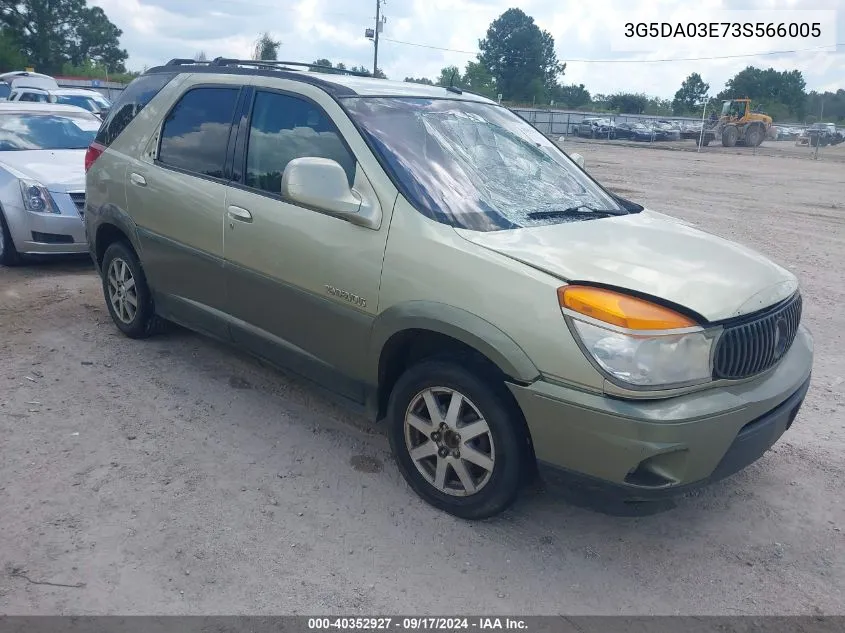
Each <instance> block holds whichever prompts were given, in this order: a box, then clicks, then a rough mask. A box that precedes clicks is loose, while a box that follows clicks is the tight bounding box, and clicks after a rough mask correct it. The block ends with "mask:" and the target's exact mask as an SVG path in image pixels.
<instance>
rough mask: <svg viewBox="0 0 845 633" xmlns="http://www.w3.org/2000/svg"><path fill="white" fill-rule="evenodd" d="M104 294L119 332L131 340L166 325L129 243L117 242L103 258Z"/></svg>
mask: <svg viewBox="0 0 845 633" xmlns="http://www.w3.org/2000/svg"><path fill="white" fill-rule="evenodd" d="M102 271H103V294H104V295H105V298H106V306H107V307H108V310H109V314H111V318H112V320H113V321H114V324H115V325H116V326H117V327H118V329H119V330H120V331H121V332H123V333H124V334H126V336H128V337H130V338H146V337H148V336H151V335H152V334H155V333H156V332H157V331H158V330H159V329H160V328H161V324H162V320H161V318H159V317H158V316H157V315H156V313H155V308H154V306H153V300H152V294H151V293H150V289H149V287H148V286H147V278H146V276H145V275H144V269H143V268H142V267H141V262H139V261H138V256H137V255H136V254H135V251H134V250H132V247H131V246H129V244H127V243H126V242H114V243H113V244H111V245H110V246H109V247H108V248H107V249H106V252H105V255H103V264H102Z"/></svg>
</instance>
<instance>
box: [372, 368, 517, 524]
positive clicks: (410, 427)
mask: <svg viewBox="0 0 845 633" xmlns="http://www.w3.org/2000/svg"><path fill="white" fill-rule="evenodd" d="M517 415H518V414H517V413H516V412H515V411H514V408H513V407H512V406H511V405H510V404H509V403H508V402H507V400H506V399H505V398H504V397H503V395H502V394H501V392H500V391H499V390H498V389H496V388H495V386H494V385H493V384H492V383H491V382H488V381H486V380H484V379H482V378H480V377H478V373H477V372H472V373H471V372H469V371H467V370H466V369H463V368H462V367H461V366H459V365H457V364H455V363H452V362H449V361H443V360H429V361H423V362H421V363H420V364H418V365H415V366H413V367H411V368H410V369H409V370H408V371H406V372H405V374H404V375H402V377H401V378H399V380H398V382H397V383H396V385H395V387H394V388H393V391H392V393H391V395H390V401H389V404H388V414H387V419H388V421H389V425H390V426H389V429H388V435H389V438H390V446H391V448H392V450H393V454H394V455H395V457H396V461H397V463H398V466H399V470H400V472H401V473H402V475H403V477H404V478H405V480H406V481H407V482H408V484H409V485H410V486H411V488H413V489H414V491H415V492H416V493H417V494H418V495H420V497H422V498H423V499H424V500H425V501H427V502H428V503H430V504H431V505H433V506H434V507H436V508H439V509H441V510H444V511H446V512H448V513H450V514H453V515H455V516H458V517H461V518H464V519H484V518H487V517H491V516H493V515H496V514H498V513H500V512H502V511H504V510H505V509H506V508H507V507H509V506H510V505H511V504H512V503H513V502H514V500H515V499H516V496H517V494H518V492H519V487H520V484H521V482H522V468H523V464H524V463H525V458H526V451H525V446H526V445H527V438H525V436H524V433H523V432H522V431H521V426H520V424H519V421H518V418H517Z"/></svg>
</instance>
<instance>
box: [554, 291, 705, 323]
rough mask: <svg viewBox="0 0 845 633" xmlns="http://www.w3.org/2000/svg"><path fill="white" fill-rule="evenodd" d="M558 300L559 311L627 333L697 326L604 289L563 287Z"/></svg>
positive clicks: (676, 315)
mask: <svg viewBox="0 0 845 633" xmlns="http://www.w3.org/2000/svg"><path fill="white" fill-rule="evenodd" d="M557 297H558V301H559V302H560V306H561V308H566V309H568V310H572V311H573V312H577V313H578V314H583V315H584V316H587V317H591V318H593V319H597V320H599V321H603V322H605V323H609V324H611V325H616V326H618V327H621V328H625V329H629V330H676V329H680V328H688V327H695V326H696V325H698V324H697V323H696V322H695V321H693V320H692V319H690V318H689V317H686V316H684V315H683V314H679V313H678V312H675V311H674V310H670V309H669V308H664V307H663V306H660V305H657V304H656V303H651V302H650V301H644V300H643V299H638V298H636V297H632V296H630V295H626V294H622V293H621V292H614V291H613V290H606V289H604V288H593V287H591V286H563V287H561V288H558V289H557Z"/></svg>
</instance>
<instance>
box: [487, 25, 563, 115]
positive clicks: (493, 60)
mask: <svg viewBox="0 0 845 633" xmlns="http://www.w3.org/2000/svg"><path fill="white" fill-rule="evenodd" d="M478 47H479V49H480V50H481V54H480V55H479V61H480V62H481V63H482V64H483V65H484V67H485V68H487V70H488V71H489V72H490V74H491V75H492V76H493V77H494V79H495V80H496V86H497V87H498V90H499V92H501V93H502V95H503V98H504V99H506V100H509V101H531V100H532V99H534V98H536V97H537V85H538V84H537V80H539V82H540V85H542V87H543V89H544V91H545V92H546V93H550V92H551V90H552V89H553V88H554V86H555V85H556V83H557V78H558V77H559V76H560V75H562V74H563V72H564V70H565V68H566V64H561V63H559V62H558V59H557V54H556V53H555V48H554V38H553V37H552V36H551V34H550V33H548V32H547V31H541V30H540V27H538V26H537V25H536V24H535V23H534V18H532V17H530V16H528V15H526V14H525V12H523V11H522V10H521V9H508V10H507V11H505V12H504V13H503V14H502V15H500V16H499V17H498V18H496V19H495V20H494V21H493V22H492V23H491V24H490V28H488V29H487V35H486V37H485V38H484V39H483V40H480V41H479V43H478Z"/></svg>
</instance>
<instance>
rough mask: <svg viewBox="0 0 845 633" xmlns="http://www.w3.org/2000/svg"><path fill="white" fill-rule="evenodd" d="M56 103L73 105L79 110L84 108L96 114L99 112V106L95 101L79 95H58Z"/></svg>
mask: <svg viewBox="0 0 845 633" xmlns="http://www.w3.org/2000/svg"><path fill="white" fill-rule="evenodd" d="M53 101H54V102H55V103H61V104H62V105H72V106H76V107H78V108H84V109H86V110H88V111H89V112H96V111H97V110H99V108H98V107H97V104H96V103H94V100H93V99H91V98H89V97H81V96H78V95H58V96H57V97H55V99H53Z"/></svg>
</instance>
